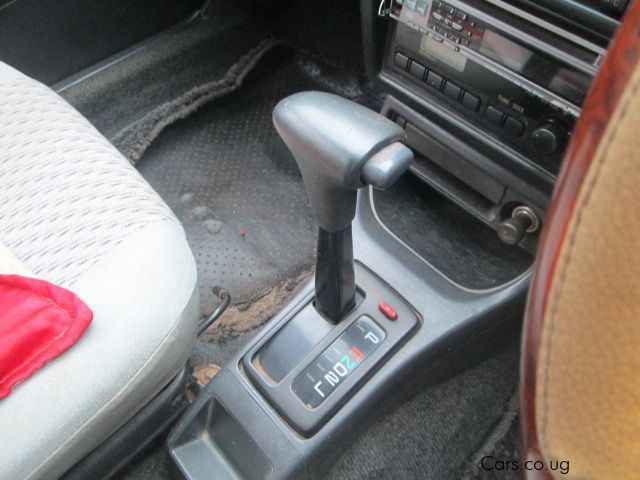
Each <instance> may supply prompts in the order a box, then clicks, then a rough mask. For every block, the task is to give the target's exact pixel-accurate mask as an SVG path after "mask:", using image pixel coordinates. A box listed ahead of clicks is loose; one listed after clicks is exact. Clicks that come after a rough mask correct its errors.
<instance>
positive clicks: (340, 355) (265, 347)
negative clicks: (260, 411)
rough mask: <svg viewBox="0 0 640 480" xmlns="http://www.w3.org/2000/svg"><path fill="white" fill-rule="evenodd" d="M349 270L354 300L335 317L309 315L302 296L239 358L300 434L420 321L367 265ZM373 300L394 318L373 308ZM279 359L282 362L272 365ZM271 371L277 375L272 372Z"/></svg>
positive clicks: (328, 413) (344, 398)
mask: <svg viewBox="0 0 640 480" xmlns="http://www.w3.org/2000/svg"><path fill="white" fill-rule="evenodd" d="M355 273H356V279H357V284H358V291H359V294H358V297H359V299H358V301H357V302H356V307H355V308H354V309H353V310H351V311H350V312H349V313H348V314H347V315H346V316H345V318H344V319H343V320H342V321H340V323H338V324H332V323H330V322H329V321H327V320H326V319H325V318H324V317H322V316H321V315H319V314H317V313H316V312H315V309H314V308H313V305H312V303H311V302H312V297H310V298H308V299H307V300H306V301H304V302H303V303H302V304H300V305H299V306H298V307H296V308H295V309H293V310H292V311H291V312H290V313H289V314H288V315H287V317H285V318H284V319H283V320H282V321H281V323H280V325H279V326H278V327H277V328H275V329H274V330H273V331H272V332H270V333H269V334H268V335H266V336H265V337H264V338H263V339H262V340H261V341H259V342H257V344H256V345H255V346H254V347H253V348H252V349H250V350H249V352H247V354H245V356H244V358H243V361H242V371H243V373H244V374H245V375H246V376H247V377H248V379H249V380H250V381H251V383H253V385H254V386H255V387H257V389H258V390H259V391H260V392H261V393H262V394H263V395H264V397H265V398H266V399H267V400H268V401H269V403H270V404H271V405H272V406H273V407H274V408H275V409H276V410H277V411H278V412H279V413H280V415H281V416H282V417H283V418H285V419H286V420H287V422H288V423H289V425H291V426H292V427H293V428H294V429H295V430H296V431H297V432H299V433H300V434H301V435H303V436H307V437H308V436H311V435H313V434H314V433H315V432H317V431H318V430H319V429H320V428H322V426H323V425H324V424H325V423H326V422H327V421H328V420H329V419H330V418H331V417H332V416H333V415H335V413H336V412H337V411H338V410H339V409H340V408H341V407H342V406H343V405H344V404H345V403H346V402H348V401H349V399H350V398H351V397H352V396H353V395H356V394H357V393H358V391H359V390H360V389H361V388H362V386H363V385H364V384H365V383H366V382H367V381H368V380H369V378H371V377H372V376H374V375H375V374H376V372H377V371H378V370H379V369H380V367H381V366H382V365H383V364H384V362H385V361H386V360H388V358H389V357H390V356H391V355H393V354H394V352H395V351H396V350H397V349H399V348H401V347H402V345H403V344H404V343H405V342H406V341H407V340H408V339H409V338H410V336H411V335H412V334H413V333H415V331H416V330H417V329H418V327H419V326H420V323H421V318H420V316H419V315H418V313H417V312H416V311H415V310H414V309H413V308H412V307H411V306H410V305H409V304H407V302H406V301H405V300H404V299H403V298H402V297H401V296H400V294H399V293H397V292H396V291H395V290H393V289H392V288H391V287H390V286H389V285H388V284H386V283H385V282H384V281H383V280H382V279H380V278H379V277H378V276H377V275H375V274H374V273H373V272H372V271H371V270H369V269H368V268H366V267H365V266H364V265H362V264H360V263H359V262H356V263H355ZM381 303H382V304H384V305H389V306H391V307H392V308H393V310H394V311H395V312H396V314H397V316H389V315H388V312H387V313H385V312H384V311H383V310H381V307H380V305H381ZM318 332H319V333H318ZM276 345H277V346H278V347H277V348H275V347H274V346H276ZM302 347H304V348H302ZM291 351H294V353H295V352H297V353H296V354H295V355H290V352H291ZM276 357H277V358H276ZM279 364H286V365H287V366H286V368H278V369H274V368H273V365H279ZM274 371H275V372H276V373H279V372H282V374H278V375H275V376H274Z"/></svg>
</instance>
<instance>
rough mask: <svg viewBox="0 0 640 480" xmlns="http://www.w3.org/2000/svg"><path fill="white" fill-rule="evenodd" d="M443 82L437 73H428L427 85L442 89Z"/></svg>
mask: <svg viewBox="0 0 640 480" xmlns="http://www.w3.org/2000/svg"><path fill="white" fill-rule="evenodd" d="M442 82H443V79H442V77H441V76H440V75H438V74H437V73H434V72H429V75H427V85H429V86H430V87H433V88H435V89H436V90H440V88H441V87H442Z"/></svg>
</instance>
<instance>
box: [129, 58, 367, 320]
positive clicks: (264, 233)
mask: <svg viewBox="0 0 640 480" xmlns="http://www.w3.org/2000/svg"><path fill="white" fill-rule="evenodd" d="M305 90H323V91H329V92H334V93H338V94H340V95H342V96H346V97H349V98H352V99H354V100H357V101H359V102H360V103H365V104H367V103H370V102H374V100H372V99H370V98H369V97H368V96H366V95H365V94H364V93H363V91H362V89H361V88H360V84H359V79H358V78H356V77H348V76H346V75H344V74H342V73H341V72H338V71H335V70H333V69H332V68H331V67H329V66H327V65H325V64H321V63H317V62H315V61H314V60H313V59H311V58H310V57H308V56H305V55H303V54H301V53H298V52H297V51H294V50H292V49H289V48H287V47H277V48H276V49H275V50H273V51H272V52H271V53H269V54H267V56H266V57H264V58H263V59H262V60H261V62H260V63H259V64H258V66H257V67H256V68H255V70H254V71H253V72H252V73H251V74H249V76H248V78H247V79H246V83H245V84H244V85H243V87H242V88H241V89H240V90H238V91H237V92H235V93H233V94H230V95H228V96H226V97H223V98H221V99H218V100H215V101H213V102H212V103H211V104H209V105H208V106H206V107H204V108H203V109H202V110H200V111H198V112H196V113H194V114H193V115H191V116H190V117H188V118H187V119H185V120H181V121H178V122H176V123H174V124H173V125H170V126H169V127H167V128H166V129H165V130H164V131H163V132H162V134H161V135H160V136H159V137H158V138H157V139H156V141H154V143H153V144H152V145H151V146H150V147H149V149H148V150H147V151H146V153H145V154H144V156H143V157H142V159H141V161H140V162H139V163H138V168H139V170H140V172H141V173H142V175H143V176H144V177H145V178H146V179H147V180H148V181H149V183H151V185H153V187H154V188H155V189H156V190H157V191H158V193H159V194H160V195H161V196H162V198H164V200H165V201H166V202H167V203H168V204H169V206H170V207H171V208H172V209H173V210H174V212H175V213H176V214H177V216H178V217H179V218H180V220H181V221H182V223H183V225H184V227H185V230H186V232H187V237H188V239H189V243H190V245H191V248H192V250H193V252H194V254H195V257H196V261H197V263H198V269H199V278H200V288H201V298H202V309H203V313H208V312H210V311H211V310H212V308H213V307H214V306H215V305H216V304H217V300H216V298H215V297H214V296H213V295H212V293H211V287H212V286H213V285H221V286H224V287H226V288H228V289H229V290H230V291H231V293H232V296H233V298H234V303H237V302H247V303H248V302H252V301H253V300H255V299H256V298H257V297H259V296H261V295H262V294H264V292H265V291H267V290H269V289H271V288H273V287H275V286H276V285H278V284H281V283H282V282H283V281H286V280H287V279H291V278H295V277H297V276H299V275H300V274H301V273H304V272H305V271H309V270H310V269H311V268H312V266H313V263H314V253H315V252H314V251H315V238H316V226H315V223H314V221H313V218H312V213H311V210H310V207H309V205H308V202H307V198H306V193H305V191H304V187H303V184H302V179H301V176H300V174H299V172H298V168H297V166H296V164H295V161H294V160H293V157H292V156H291V154H290V153H289V151H288V150H287V148H286V147H285V145H284V143H283V142H282V141H281V140H280V138H279V137H278V135H277V133H276V131H275V129H274V127H273V124H272V121H271V113H272V111H273V108H274V107H275V105H276V103H277V102H278V101H280V100H281V99H282V98H284V97H286V96H288V95H291V94H293V93H296V92H300V91H305Z"/></svg>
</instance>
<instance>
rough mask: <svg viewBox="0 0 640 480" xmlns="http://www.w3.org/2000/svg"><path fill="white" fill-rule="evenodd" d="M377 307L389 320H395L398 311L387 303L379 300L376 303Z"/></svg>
mask: <svg viewBox="0 0 640 480" xmlns="http://www.w3.org/2000/svg"><path fill="white" fill-rule="evenodd" d="M378 308H379V309H380V311H381V312H382V313H384V316H385V317H387V318H388V319H389V320H395V319H396V318H398V312H396V311H395V310H394V309H393V307H392V306H391V305H389V304H388V303H386V302H380V303H379V304H378Z"/></svg>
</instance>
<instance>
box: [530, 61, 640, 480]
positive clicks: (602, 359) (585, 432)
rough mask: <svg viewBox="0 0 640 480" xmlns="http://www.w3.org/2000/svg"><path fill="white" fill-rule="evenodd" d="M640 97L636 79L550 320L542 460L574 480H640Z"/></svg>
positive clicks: (574, 228)
mask: <svg viewBox="0 0 640 480" xmlns="http://www.w3.org/2000/svg"><path fill="white" fill-rule="evenodd" d="M639 94H640V69H636V71H635V73H634V75H633V78H632V81H631V82H630V83H629V87H628V89H627V90H626V91H625V93H624V96H623V98H622V101H621V102H619V104H618V105H619V107H618V108H617V110H616V111H615V112H612V120H611V121H610V123H609V126H608V129H607V131H606V133H605V135H604V137H603V140H602V143H601V144H600V145H599V147H598V150H597V152H596V156H595V158H594V161H593V162H592V164H591V166H590V169H589V171H588V173H587V177H586V179H585V181H584V183H583V185H582V187H581V190H580V193H579V196H578V200H577V203H576V206H575V211H574V212H573V216H572V219H571V222H570V223H569V229H568V231H567V236H566V237H565V239H564V242H563V246H562V249H561V251H560V257H559V259H558V263H557V268H556V270H555V274H554V276H553V279H552V283H551V288H550V290H549V295H550V296H549V298H548V307H547V308H546V312H545V316H544V323H543V325H544V327H543V331H542V337H541V340H542V341H541V351H540V355H539V357H538V359H539V360H538V362H539V363H538V364H537V366H536V372H537V373H536V385H537V387H536V393H535V397H536V406H537V409H536V427H537V430H538V432H539V441H540V448H541V453H542V454H543V456H544V457H545V458H547V459H555V460H568V461H569V462H570V465H571V468H570V475H569V477H571V478H580V479H596V478H597V479H616V480H624V479H635V478H638V475H639V473H640V463H639V462H640V250H639V248H640V130H639V126H640V95H639ZM560 476H561V475H559V474H558V478H559V477H560ZM566 477H567V476H562V478H566Z"/></svg>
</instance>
